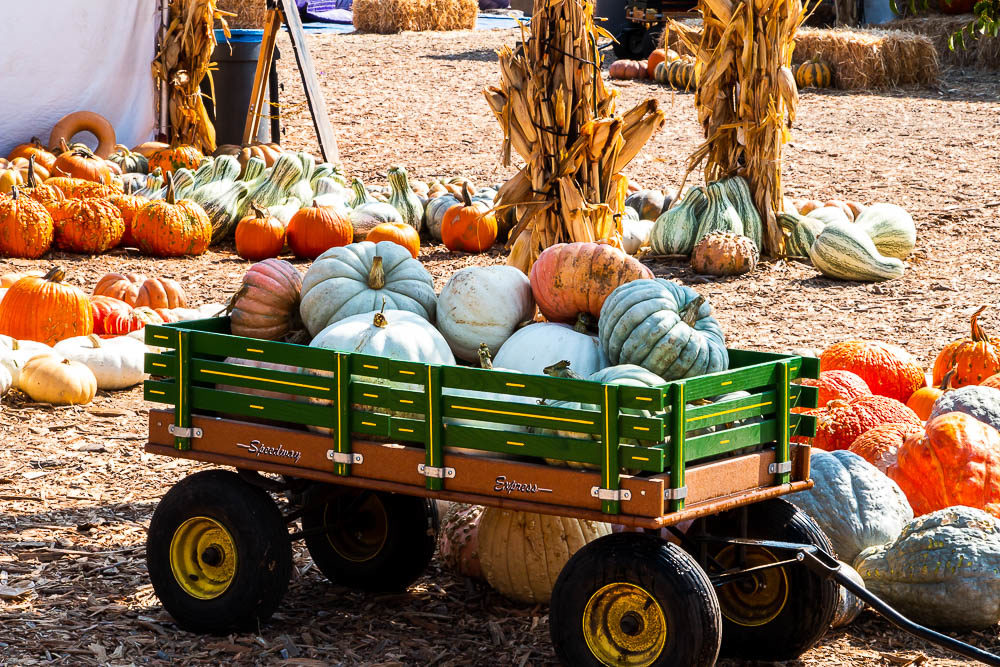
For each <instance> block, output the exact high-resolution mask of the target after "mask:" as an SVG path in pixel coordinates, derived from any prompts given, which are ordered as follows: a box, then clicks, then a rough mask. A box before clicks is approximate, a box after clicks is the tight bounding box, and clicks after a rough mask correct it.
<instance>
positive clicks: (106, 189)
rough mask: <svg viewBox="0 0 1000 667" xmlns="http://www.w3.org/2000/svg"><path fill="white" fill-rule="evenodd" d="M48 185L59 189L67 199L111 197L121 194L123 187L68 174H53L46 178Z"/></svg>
mask: <svg viewBox="0 0 1000 667" xmlns="http://www.w3.org/2000/svg"><path fill="white" fill-rule="evenodd" d="M45 184H46V185H51V186H53V187H56V188H58V189H59V191H60V192H62V193H63V196H64V197H65V198H66V199H88V198H90V197H111V196H113V195H116V194H121V189H119V188H118V187H116V186H115V185H114V184H111V185H105V184H102V183H94V182H93V181H87V180H84V179H82V178H71V177H66V176H53V177H52V178H47V179H45Z"/></svg>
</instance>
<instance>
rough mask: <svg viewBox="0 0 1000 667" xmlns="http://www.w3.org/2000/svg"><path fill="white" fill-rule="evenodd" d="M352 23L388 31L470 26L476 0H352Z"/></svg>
mask: <svg viewBox="0 0 1000 667" xmlns="http://www.w3.org/2000/svg"><path fill="white" fill-rule="evenodd" d="M353 11H354V27H355V28H357V29H358V30H360V31H361V32H377V33H382V34H390V33H397V32H402V31H404V30H415V31H420V30H472V29H473V28H475V27H476V16H477V15H478V14H479V2H478V0H354V6H353Z"/></svg>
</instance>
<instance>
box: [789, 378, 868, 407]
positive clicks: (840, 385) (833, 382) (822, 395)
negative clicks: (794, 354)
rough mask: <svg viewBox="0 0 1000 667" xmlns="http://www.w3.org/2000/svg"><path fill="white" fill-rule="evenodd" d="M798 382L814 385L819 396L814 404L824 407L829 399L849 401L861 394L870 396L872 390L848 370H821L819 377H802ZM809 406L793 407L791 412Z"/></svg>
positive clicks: (809, 385)
mask: <svg viewBox="0 0 1000 667" xmlns="http://www.w3.org/2000/svg"><path fill="white" fill-rule="evenodd" d="M798 383H799V384H801V385H805V386H807V387H816V388H817V389H818V390H819V398H818V399H817V401H816V406H817V407H820V408H825V407H826V405H827V404H828V403H829V402H830V401H835V400H841V401H851V400H853V399H855V398H859V397H861V396H870V395H871V393H872V391H871V389H869V388H868V384H867V383H866V382H865V381H864V380H862V379H861V378H860V377H858V376H857V375H856V374H854V373H852V372H850V371H823V372H822V373H820V374H819V378H818V379H815V378H802V379H800V380H798ZM808 409H809V408H793V409H792V411H793V412H805V411H806V410H808Z"/></svg>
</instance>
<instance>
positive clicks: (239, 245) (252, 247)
mask: <svg viewBox="0 0 1000 667" xmlns="http://www.w3.org/2000/svg"><path fill="white" fill-rule="evenodd" d="M250 206H251V208H253V214H252V215H248V216H246V217H245V218H243V219H242V220H240V222H239V224H238V225H236V254H237V255H239V256H240V257H242V258H243V259H248V260H250V261H251V262H257V261H260V260H262V259H268V258H270V257H277V256H278V255H279V254H280V253H281V249H282V248H284V247H285V226H284V225H283V224H281V220H278V219H277V218H275V217H274V216H273V215H268V213H267V212H266V211H264V210H263V209H262V208H260V207H259V206H257V204H254V203H251V204H250Z"/></svg>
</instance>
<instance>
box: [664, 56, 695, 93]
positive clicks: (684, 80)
mask: <svg viewBox="0 0 1000 667" xmlns="http://www.w3.org/2000/svg"><path fill="white" fill-rule="evenodd" d="M666 76H667V83H668V84H670V87H671V88H674V89H676V90H693V89H694V85H695V76H694V63H689V62H684V61H683V60H675V61H673V62H671V63H668V64H667V66H666Z"/></svg>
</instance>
